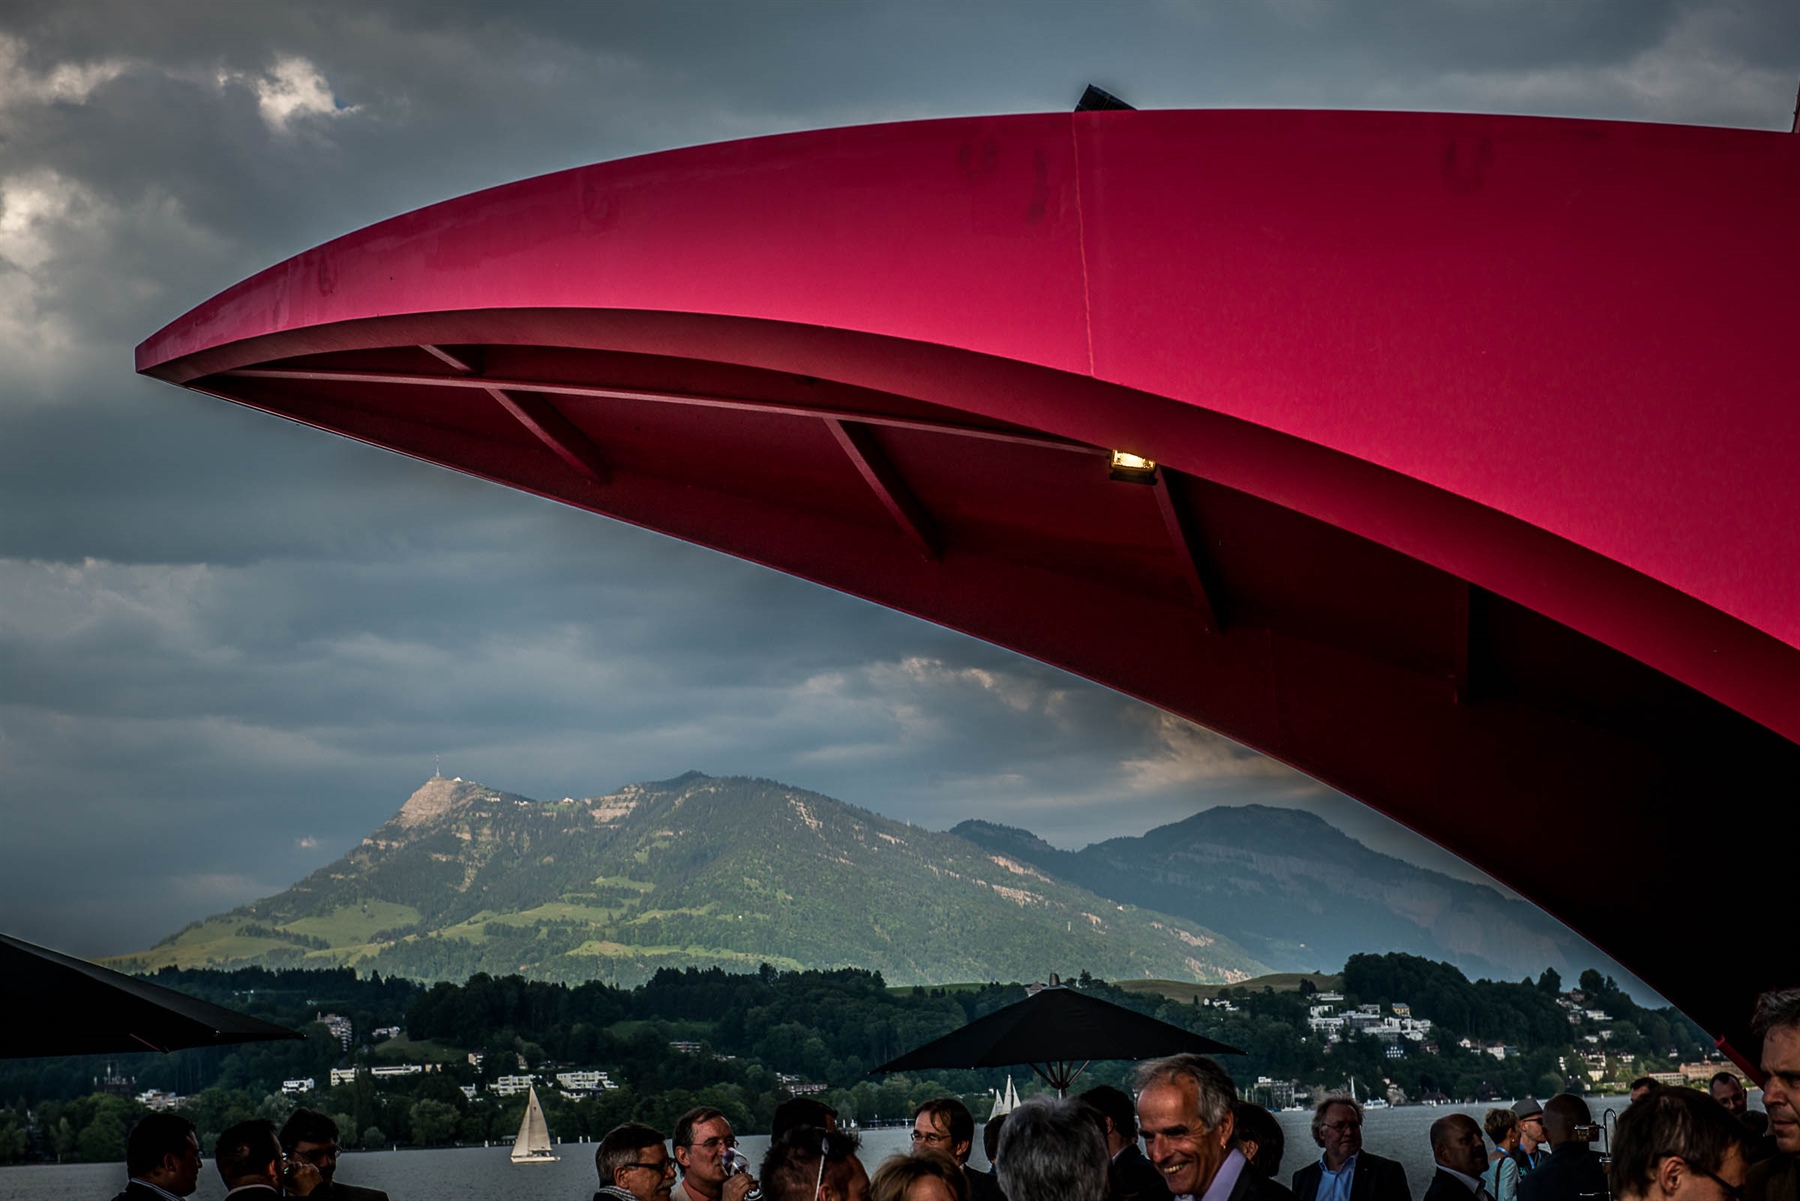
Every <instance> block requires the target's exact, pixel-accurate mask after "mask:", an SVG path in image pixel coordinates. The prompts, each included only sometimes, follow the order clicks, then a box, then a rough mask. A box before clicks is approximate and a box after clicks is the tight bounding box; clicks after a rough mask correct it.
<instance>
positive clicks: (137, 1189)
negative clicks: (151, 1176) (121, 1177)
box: [112, 1180, 167, 1201]
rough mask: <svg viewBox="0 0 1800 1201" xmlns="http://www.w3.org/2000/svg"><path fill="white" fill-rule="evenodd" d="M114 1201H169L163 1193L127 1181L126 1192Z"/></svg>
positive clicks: (135, 1182) (138, 1183) (113, 1200)
mask: <svg viewBox="0 0 1800 1201" xmlns="http://www.w3.org/2000/svg"><path fill="white" fill-rule="evenodd" d="M112 1201H167V1198H165V1197H164V1196H163V1195H162V1194H161V1193H159V1192H157V1191H156V1190H155V1189H153V1188H151V1187H150V1186H149V1185H146V1184H142V1183H140V1182H138V1181H136V1180H131V1181H127V1182H126V1184H125V1190H124V1191H123V1192H121V1193H120V1194H119V1195H118V1196H116V1197H114V1198H113V1199H112Z"/></svg>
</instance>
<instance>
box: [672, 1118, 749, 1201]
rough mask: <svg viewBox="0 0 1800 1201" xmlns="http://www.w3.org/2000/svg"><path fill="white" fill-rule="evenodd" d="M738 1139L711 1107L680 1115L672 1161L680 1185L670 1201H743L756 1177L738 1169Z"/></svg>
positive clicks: (739, 1158) (729, 1125)
mask: <svg viewBox="0 0 1800 1201" xmlns="http://www.w3.org/2000/svg"><path fill="white" fill-rule="evenodd" d="M742 1160H743V1157H742V1156H741V1155H740V1154H738V1151H737V1136H736V1135H735V1134H733V1133H732V1132H731V1123H730V1122H729V1121H727V1120H726V1118H725V1115H724V1114H723V1113H722V1112H720V1111H719V1110H717V1109H714V1108H713V1107H712V1106H710V1105H701V1106H699V1107H697V1108H694V1109H690V1110H688V1111H687V1112H686V1113H684V1114H682V1115H681V1117H680V1118H678V1119H676V1122H675V1162H676V1163H678V1164H680V1165H681V1183H680V1184H678V1185H676V1186H675V1187H674V1188H673V1189H671V1190H670V1193H669V1195H670V1197H671V1198H673V1201H744V1197H745V1196H746V1195H747V1194H748V1193H749V1192H750V1191H751V1190H752V1189H754V1188H756V1178H755V1177H754V1176H752V1175H750V1173H749V1172H746V1171H744V1170H742V1168H741V1167H740V1166H739V1164H741V1162H742Z"/></svg>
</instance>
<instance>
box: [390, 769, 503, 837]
mask: <svg viewBox="0 0 1800 1201" xmlns="http://www.w3.org/2000/svg"><path fill="white" fill-rule="evenodd" d="M489 791H490V790H489V789H487V788H484V787H483V786H481V785H480V784H473V783H470V782H469V781H467V780H464V779H463V778H462V777H461V776H458V777H456V778H455V779H454V780H451V779H446V778H445V777H443V776H433V777H431V779H429V780H427V781H425V783H423V784H421V785H419V788H418V791H416V792H414V793H413V794H412V795H411V796H409V797H407V798H406V804H404V805H402V806H400V812H398V813H396V814H395V815H394V824H395V825H397V826H405V827H407V828H409V829H410V828H412V827H415V826H423V825H426V824H428V823H430V822H433V821H436V820H437V819H438V818H440V817H442V816H443V815H444V814H446V813H448V812H450V811H451V810H453V809H459V808H461V807H462V806H463V805H465V804H467V803H468V801H469V799H470V798H471V797H474V796H477V795H486V794H487V793H488V792H489Z"/></svg>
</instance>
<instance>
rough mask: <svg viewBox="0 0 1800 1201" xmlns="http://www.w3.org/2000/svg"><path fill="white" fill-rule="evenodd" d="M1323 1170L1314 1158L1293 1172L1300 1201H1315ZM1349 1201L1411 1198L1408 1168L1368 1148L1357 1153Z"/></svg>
mask: <svg viewBox="0 0 1800 1201" xmlns="http://www.w3.org/2000/svg"><path fill="white" fill-rule="evenodd" d="M1323 1175H1324V1173H1323V1172H1321V1171H1320V1169H1319V1161H1318V1160H1316V1159H1315V1160H1313V1161H1312V1162H1311V1163H1309V1164H1307V1165H1306V1166H1305V1167H1304V1168H1301V1169H1300V1170H1299V1171H1298V1172H1295V1173H1294V1196H1295V1198H1297V1201H1313V1198H1315V1197H1317V1196H1318V1195H1319V1179H1320V1177H1321V1176H1323ZM1350 1201H1412V1190H1411V1189H1410V1188H1408V1187H1407V1185H1406V1169H1405V1168H1403V1167H1401V1166H1400V1165H1399V1164H1398V1163H1397V1162H1395V1161H1394V1160H1391V1159H1383V1158H1382V1157H1381V1156H1379V1155H1375V1154H1372V1153H1371V1152H1369V1151H1359V1152H1357V1154H1356V1175H1355V1176H1354V1177H1352V1178H1351V1180H1350Z"/></svg>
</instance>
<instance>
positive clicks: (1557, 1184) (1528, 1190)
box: [1519, 1143, 1607, 1201]
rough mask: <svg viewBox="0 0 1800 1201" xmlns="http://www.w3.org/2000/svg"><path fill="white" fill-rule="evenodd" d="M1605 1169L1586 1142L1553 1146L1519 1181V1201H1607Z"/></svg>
mask: <svg viewBox="0 0 1800 1201" xmlns="http://www.w3.org/2000/svg"><path fill="white" fill-rule="evenodd" d="M1606 1197H1607V1191H1606V1169H1605V1168H1603V1167H1601V1166H1600V1157H1599V1156H1598V1155H1595V1154H1594V1149H1593V1148H1592V1147H1590V1146H1588V1145H1587V1144H1586V1143H1564V1144H1563V1145H1562V1146H1560V1147H1556V1148H1553V1149H1552V1150H1551V1152H1550V1158H1549V1160H1548V1161H1547V1162H1545V1163H1542V1164H1539V1165H1538V1167H1537V1168H1536V1169H1535V1170H1533V1171H1532V1173H1531V1174H1530V1175H1529V1176H1526V1177H1525V1178H1524V1179H1523V1180H1521V1181H1519V1201H1606Z"/></svg>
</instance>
